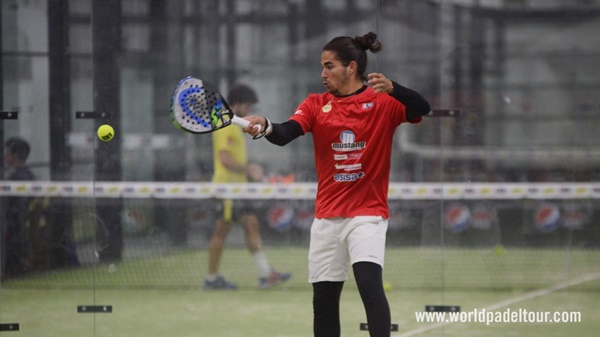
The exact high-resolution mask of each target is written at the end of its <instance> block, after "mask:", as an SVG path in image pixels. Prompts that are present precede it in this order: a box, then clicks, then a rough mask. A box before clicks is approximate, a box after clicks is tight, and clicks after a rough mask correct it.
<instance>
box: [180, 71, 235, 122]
mask: <svg viewBox="0 0 600 337" xmlns="http://www.w3.org/2000/svg"><path fill="white" fill-rule="evenodd" d="M170 113H171V120H172V121H173V124H175V126H176V127H178V128H180V129H182V130H184V131H188V132H192V133H208V132H213V131H215V130H218V129H221V128H223V127H226V126H228V125H229V124H231V118H232V117H233V112H232V111H231V108H230V107H229V104H227V102H226V101H225V99H224V98H223V97H222V96H221V94H220V93H219V92H218V91H217V90H216V88H215V87H214V86H213V85H211V84H210V83H208V82H205V81H202V80H200V79H198V78H194V77H191V76H190V77H186V78H184V79H183V80H181V81H180V82H179V84H178V85H177V87H176V88H175V92H174V93H173V96H172V97H171V109H170Z"/></svg>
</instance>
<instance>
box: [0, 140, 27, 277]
mask: <svg viewBox="0 0 600 337" xmlns="http://www.w3.org/2000/svg"><path fill="white" fill-rule="evenodd" d="M30 151H31V147H30V146H29V143H28V142H27V141H26V140H24V139H23V138H20V137H12V138H9V139H7V140H6V142H5V143H4V167H5V170H7V172H6V173H5V177H6V180H12V181H25V180H34V179H35V177H34V175H33V173H32V172H31V171H30V170H29V168H28V167H27V165H26V162H27V158H28V157H29V152H30ZM30 202H31V198H29V197H6V198H4V207H3V210H4V212H3V213H4V214H2V215H1V216H2V217H3V219H1V220H2V222H1V224H2V226H1V227H0V233H1V236H0V240H1V241H2V242H1V243H0V246H1V248H2V251H1V252H0V255H1V256H2V269H1V270H2V278H3V279H4V278H7V277H13V276H19V275H21V274H23V273H24V272H25V268H26V266H25V256H24V254H25V252H26V249H25V248H26V246H25V245H26V233H27V228H26V222H27V216H28V214H29V204H30Z"/></svg>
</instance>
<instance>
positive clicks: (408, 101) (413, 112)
mask: <svg viewBox="0 0 600 337" xmlns="http://www.w3.org/2000/svg"><path fill="white" fill-rule="evenodd" d="M392 84H393V85H394V93H393V94H392V95H391V96H392V97H394V98H395V99H396V100H398V101H399V102H400V103H402V104H404V106H405V107H406V119H407V120H409V121H410V120H415V119H417V118H419V117H421V116H425V115H427V114H428V113H429V112H430V111H431V106H430V105H429V102H427V100H426V99H425V98H424V97H423V96H422V95H421V94H419V93H418V92H416V91H414V90H412V89H409V88H407V87H403V86H401V85H400V84H398V83H396V82H394V81H392Z"/></svg>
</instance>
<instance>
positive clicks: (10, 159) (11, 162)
mask: <svg viewBox="0 0 600 337" xmlns="http://www.w3.org/2000/svg"><path fill="white" fill-rule="evenodd" d="M18 162H19V157H18V156H17V155H16V154H15V153H13V152H12V151H10V149H9V148H8V147H4V165H5V166H6V167H15V166H17V164H18Z"/></svg>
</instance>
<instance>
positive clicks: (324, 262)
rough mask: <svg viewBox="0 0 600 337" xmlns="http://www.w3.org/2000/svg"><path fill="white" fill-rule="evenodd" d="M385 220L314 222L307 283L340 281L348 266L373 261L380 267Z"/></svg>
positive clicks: (380, 218)
mask: <svg viewBox="0 0 600 337" xmlns="http://www.w3.org/2000/svg"><path fill="white" fill-rule="evenodd" d="M387 227H388V221H387V219H384V218H383V217H381V216H357V217H354V218H330V219H315V220H314V221H313V224H312V227H311V229H310V245H309V249H308V282H309V283H315V282H323V281H330V282H343V281H347V280H348V267H349V265H352V264H354V263H356V262H373V263H377V264H378V265H380V266H381V267H382V268H383V260H384V255H385V234H386V231H387Z"/></svg>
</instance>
